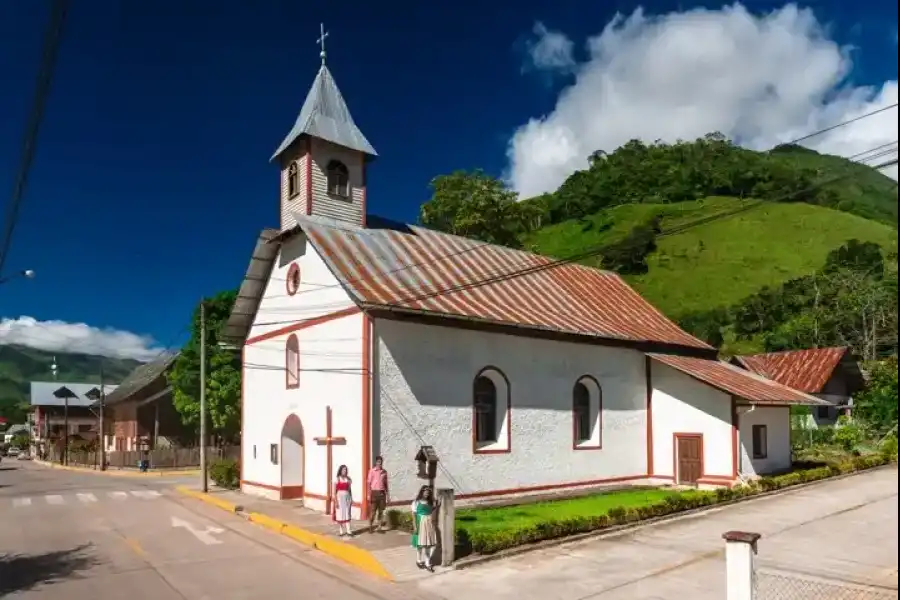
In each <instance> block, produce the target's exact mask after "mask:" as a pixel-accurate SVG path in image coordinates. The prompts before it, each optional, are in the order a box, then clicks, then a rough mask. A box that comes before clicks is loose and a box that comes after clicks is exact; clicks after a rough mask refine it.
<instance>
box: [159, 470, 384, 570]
mask: <svg viewBox="0 0 900 600" xmlns="http://www.w3.org/2000/svg"><path fill="white" fill-rule="evenodd" d="M175 489H176V490H177V491H178V492H179V493H181V494H184V495H185V496H188V497H189V498H194V499H195V500H200V501H201V502H205V503H207V504H209V505H210V506H215V507H216V508H220V509H222V510H224V511H226V512H229V513H232V514H235V515H237V516H239V517H241V518H243V519H246V520H247V521H250V522H251V523H255V524H256V525H259V526H260V527H265V528H266V529H268V530H269V531H272V532H274V533H277V534H279V535H283V536H286V537H289V538H291V539H292V540H294V541H295V542H299V543H301V544H303V545H304V546H309V547H310V548H312V549H314V550H318V551H319V552H322V553H324V554H327V555H329V556H331V557H333V558H336V559H338V560H340V561H342V562H344V563H346V564H348V565H350V566H352V567H356V568H357V569H359V570H360V571H364V572H366V573H368V574H370V575H374V576H376V577H380V578H381V579H386V580H388V581H393V580H394V577H393V575H391V573H390V572H389V571H388V570H387V569H386V568H385V567H384V565H382V564H381V562H380V561H379V560H378V559H377V558H376V557H375V555H374V554H373V553H371V552H369V551H368V550H364V549H363V548H360V547H358V546H352V545H350V544H345V543H344V542H340V541H336V540H332V539H329V538H328V537H327V536H324V535H321V534H319V533H314V532H312V531H308V530H306V529H302V528H300V527H297V526H296V525H291V524H290V523H286V522H284V521H281V520H279V519H275V518H273V517H270V516H268V515H266V514H263V513H258V512H246V511H244V507H243V506H241V505H239V504H234V503H232V502H228V501H227V500H222V499H221V498H216V497H215V496H212V495H211V494H204V493H203V492H198V491H197V490H192V489H190V488H187V487H184V486H177V487H176V488H175Z"/></svg>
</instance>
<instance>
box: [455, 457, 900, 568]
mask: <svg viewBox="0 0 900 600" xmlns="http://www.w3.org/2000/svg"><path fill="white" fill-rule="evenodd" d="M890 468H894V469H896V468H897V463H889V464H886V465H879V466H877V467H872V468H871V469H863V470H862V471H854V472H852V473H843V474H841V475H835V476H834V477H826V478H825V479H819V480H818V481H808V482H805V483H799V484H797V485H792V486H790V487H787V488H782V489H780V490H771V491H769V492H760V493H759V494H753V495H752V496H745V497H743V498H736V499H734V500H728V501H726V502H719V503H717V504H711V505H709V506H701V507H699V508H692V509H690V510H685V511H682V512H679V513H675V514H671V515H664V516H661V517H653V518H651V519H645V520H643V521H637V522H634V523H626V524H624V525H614V526H613V527H607V528H605V529H599V530H597V531H588V532H585V533H579V534H576V535H570V536H566V537H561V538H556V539H552V540H543V541H540V542H534V543H533V544H526V545H524V546H516V547H515V548H508V549H506V550H500V551H499V552H495V553H494V554H481V555H476V556H470V557H466V558H461V559H459V560H457V561H454V563H453V568H454V569H457V570H461V569H468V568H470V567H475V566H478V565H481V564H484V563H488V562H493V561H495V560H502V559H504V558H511V557H513V556H518V555H520V554H527V553H528V552H536V551H538V550H544V549H546V548H553V547H555V546H562V545H565V544H571V543H574V542H580V541H583V540H589V539H593V540H602V539H605V538H614V537H616V536H619V535H622V534H624V533H631V532H633V531H637V530H639V529H644V528H649V527H654V526H656V525H664V524H669V523H673V522H675V521H680V520H682V519H691V518H694V517H697V516H700V515H702V514H704V513H710V512H714V511H716V510H720V509H723V508H728V507H729V506H733V505H735V504H740V503H744V502H751V501H753V500H763V499H765V498H771V497H773V496H782V495H786V494H790V493H793V492H798V491H800V490H804V489H806V488H810V487H813V486H817V485H821V484H823V483H828V482H831V481H838V480H840V479H847V478H849V477H854V476H856V475H862V474H864V473H871V472H873V471H879V470H884V469H890Z"/></svg>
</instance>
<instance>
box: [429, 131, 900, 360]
mask: <svg viewBox="0 0 900 600" xmlns="http://www.w3.org/2000/svg"><path fill="white" fill-rule="evenodd" d="M432 192H433V194H432V197H431V199H430V200H428V201H427V202H426V203H425V204H423V206H422V209H421V212H420V221H421V223H422V224H423V225H425V226H427V227H431V228H433V229H438V230H441V231H445V232H448V233H453V234H456V235H461V236H464V237H469V238H473V239H479V240H482V241H485V242H489V243H496V244H501V245H505V246H510V247H515V248H522V249H526V250H530V251H534V252H537V253H540V254H544V255H548V256H553V257H556V258H560V259H572V260H577V261H578V262H581V263H584V264H589V265H591V266H596V267H600V268H605V269H609V270H613V271H616V272H618V273H620V274H622V275H623V276H624V277H625V278H626V279H627V280H628V281H629V283H631V284H632V285H633V286H634V287H635V288H636V289H638V291H640V292H641V293H642V294H643V295H644V296H645V297H646V298H647V299H648V300H650V301H651V302H653V303H654V304H655V305H657V306H658V307H659V308H660V309H662V310H663V311H664V312H665V313H666V314H668V315H669V316H670V317H672V318H674V319H676V320H677V321H679V322H680V323H681V324H682V326H684V327H685V328H686V329H688V330H689V331H691V332H693V333H695V334H696V335H698V336H700V337H703V338H704V339H706V340H708V341H710V342H711V343H714V344H717V345H723V346H724V351H725V352H730V351H732V350H734V351H762V350H774V349H785V348H791V347H805V346H809V345H823V344H827V343H841V344H843V343H847V344H849V345H853V346H854V348H856V349H857V350H858V351H863V352H864V354H865V355H866V356H868V355H871V354H872V353H873V352H877V353H883V352H886V351H890V349H891V348H896V328H894V333H893V336H891V335H889V334H888V333H887V328H888V325H887V324H889V323H891V322H894V323H895V322H896V263H897V185H896V182H894V181H893V180H891V179H890V178H888V177H886V176H884V175H883V174H881V173H880V172H878V171H877V170H875V169H873V168H871V166H868V165H866V164H861V163H855V162H852V161H850V160H847V159H843V158H840V157H835V156H829V155H823V154H819V153H817V152H814V151H812V150H808V149H806V148H802V147H800V146H795V145H785V146H781V147H778V148H775V149H774V150H772V151H770V152H755V151H752V150H747V149H745V148H741V147H739V146H737V145H735V144H733V143H732V142H731V141H729V140H727V139H726V138H725V137H724V136H722V135H720V134H717V133H713V134H709V135H707V136H704V137H702V138H699V139H697V140H694V141H681V142H677V143H674V144H666V143H662V142H658V143H654V144H645V143H643V142H640V141H637V140H634V141H631V142H629V143H627V144H625V145H624V146H622V147H620V148H618V149H617V150H615V151H614V152H611V153H604V152H596V153H594V154H593V155H592V156H591V157H590V159H589V167H588V168H587V169H585V170H584V171H579V172H576V173H574V174H573V175H571V176H570V177H569V178H568V179H567V180H566V181H565V182H564V183H563V184H562V185H561V186H560V188H559V189H558V190H557V191H555V192H553V193H550V194H545V195H543V196H540V197H537V198H531V199H527V200H524V201H519V199H518V198H517V196H516V194H515V193H514V192H512V191H510V190H508V189H507V188H506V187H505V186H504V184H503V183H502V182H501V181H499V180H498V179H496V178H493V177H490V176H489V175H487V174H485V173H483V172H480V171H475V172H455V173H451V174H448V175H442V176H439V177H436V178H435V179H434V180H433V181H432ZM857 254H858V255H859V256H862V257H864V258H860V259H859V260H857V259H853V260H850V259H847V258H846V256H848V255H853V256H856V255H857ZM876 254H877V257H880V258H877V257H876ZM840 257H844V258H840ZM860 261H862V263H861V262H860ZM866 261H869V262H866ZM863 263H864V264H866V265H868V266H867V267H859V266H858V264H863ZM874 263H878V264H880V265H881V267H880V268H877V269H876V270H875V271H870V270H867V269H870V268H871V265H872V264H874ZM892 273H893V275H892ZM892 277H893V279H892ZM891 285H893V288H891ZM810 287H813V288H816V289H817V290H818V291H817V292H816V293H815V294H813V297H815V298H817V299H816V300H815V303H814V304H815V305H814V311H813V312H815V314H816V315H818V317H816V318H813V317H811V316H810V314H809V311H810V310H813V309H811V308H810V307H809V306H807V305H806V304H804V302H805V300H803V299H808V297H809V293H808V291H809V288H810ZM851 288H852V289H851ZM863 288H865V291H863ZM886 291H889V292H891V293H892V295H893V302H890V301H882V300H884V298H882V296H883V295H884V294H885V292H886ZM823 294H825V295H826V296H827V298H825V297H824V296H823ZM861 295H862V296H866V295H867V296H866V298H867V301H872V300H873V299H875V298H878V299H879V302H880V306H881V307H882V308H885V309H887V313H885V314H879V315H876V314H875V312H877V311H875V309H874V305H873V308H872V311H873V312H872V314H869V313H866V312H865V310H862V311H861V309H859V307H855V308H854V307H851V306H850V305H849V304H848V303H847V301H844V300H843V299H846V298H848V297H850V296H853V297H854V298H856V299H857V301H859V302H861V301H862V300H861ZM790 298H798V300H797V302H795V303H794V304H792V305H791V308H787V305H788V304H790V303H791V301H790V300H789V299H790ZM839 299H840V301H839ZM767 303H768V304H767ZM751 305H752V306H753V307H754V309H753V310H755V311H757V312H758V311H759V310H761V309H760V306H762V305H771V306H772V308H771V310H772V314H770V315H769V316H768V317H767V318H763V319H762V320H761V323H762V324H761V325H759V326H758V327H753V326H749V325H748V324H747V322H746V320H742V319H744V317H746V315H747V314H748V308H747V307H748V306H751ZM892 307H893V308H892ZM779 310H780V311H781V312H778V311H779ZM851 310H856V313H857V314H860V313H861V312H862V314H863V315H864V317H860V318H864V320H865V321H866V325H865V326H864V328H867V329H866V331H867V332H868V335H865V336H860V335H855V336H854V335H851V334H850V333H849V332H848V331H843V330H842V331H839V330H838V329H836V328H835V324H834V319H837V317H836V316H835V317H834V319H832V321H830V322H829V324H828V325H827V326H826V325H824V324H823V323H824V321H822V318H821V315H822V314H824V313H825V312H828V313H829V314H831V315H833V316H834V315H837V314H838V313H844V312H846V311H851ZM879 310H880V309H879ZM891 311H893V312H892V314H893V316H891V314H889V313H891ZM750 312H752V311H750ZM846 316H847V315H843V317H841V318H844V317H846ZM851 320H852V321H853V322H854V323H856V322H857V321H859V318H856V317H854V318H853V319H851ZM873 322H877V323H879V325H878V326H876V327H875V329H877V332H876V333H874V334H873V333H872V331H873V325H872V323H873ZM801 323H805V324H809V323H813V325H809V326H810V327H813V328H814V329H815V328H816V327H818V329H815V331H816V332H817V333H815V334H811V333H810V332H808V331H806V330H804V329H803V327H801ZM816 324H817V325H816ZM804 326H805V325H804ZM851 338H852V339H851ZM863 338H865V340H863ZM874 338H877V341H876V342H874V343H873V342H872V340H873V339H874ZM892 340H893V341H892Z"/></svg>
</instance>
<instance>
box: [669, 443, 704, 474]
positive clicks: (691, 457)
mask: <svg viewBox="0 0 900 600" xmlns="http://www.w3.org/2000/svg"><path fill="white" fill-rule="evenodd" d="M675 451H676V453H677V454H676V457H677V459H676V460H677V465H678V473H677V475H676V477H677V480H678V481H677V482H678V483H679V484H681V485H697V483H698V482H699V481H700V477H702V475H703V437H702V436H699V435H676V436H675Z"/></svg>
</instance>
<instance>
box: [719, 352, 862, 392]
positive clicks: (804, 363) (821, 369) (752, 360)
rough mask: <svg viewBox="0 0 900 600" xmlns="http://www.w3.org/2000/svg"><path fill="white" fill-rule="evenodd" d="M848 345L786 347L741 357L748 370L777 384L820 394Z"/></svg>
mask: <svg viewBox="0 0 900 600" xmlns="http://www.w3.org/2000/svg"><path fill="white" fill-rule="evenodd" d="M847 350H848V349H847V348H846V347H839V348H810V349H808V350H787V351H784V352H770V353H768V354H752V355H749V356H738V357H736V358H737V359H738V361H739V362H740V363H741V364H742V365H744V367H746V368H747V369H749V370H751V371H753V372H754V373H757V374H759V375H762V376H763V377H768V378H769V379H773V380H775V381H777V382H778V383H781V384H783V385H786V386H788V387H791V388H794V389H795V390H800V391H802V392H806V393H807V394H817V393H819V392H821V391H822V389H823V388H824V387H825V384H826V383H828V380H829V379H831V375H832V374H833V373H834V370H835V369H836V368H837V366H838V365H839V364H840V362H841V360H843V358H844V355H846V354H847Z"/></svg>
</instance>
